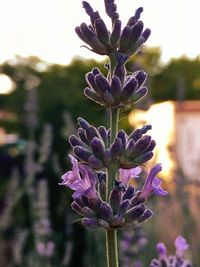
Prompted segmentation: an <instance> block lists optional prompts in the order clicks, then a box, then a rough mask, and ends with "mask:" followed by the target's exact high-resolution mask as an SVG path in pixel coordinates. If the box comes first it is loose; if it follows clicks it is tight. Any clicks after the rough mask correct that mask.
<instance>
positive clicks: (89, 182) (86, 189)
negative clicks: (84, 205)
mask: <svg viewBox="0 0 200 267" xmlns="http://www.w3.org/2000/svg"><path fill="white" fill-rule="evenodd" d="M69 157H70V159H71V163H72V171H68V172H66V173H65V174H64V175H63V176H62V177H61V179H62V180H63V181H62V182H61V183H59V184H60V185H66V186H68V187H69V188H71V189H72V190H74V191H75V192H74V194H73V195H72V197H73V198H79V197H81V196H82V195H85V196H86V197H88V198H95V197H96V188H95V184H96V176H95V174H94V172H92V171H91V170H90V169H89V168H88V167H87V166H86V165H84V164H80V163H78V161H77V160H76V159H75V158H74V157H73V156H72V155H69Z"/></svg>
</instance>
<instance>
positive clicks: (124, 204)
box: [117, 199, 130, 216]
mask: <svg viewBox="0 0 200 267" xmlns="http://www.w3.org/2000/svg"><path fill="white" fill-rule="evenodd" d="M129 204H130V201H129V200H128V199H126V200H124V201H122V203H121V204H120V206H119V209H118V211H117V214H120V215H122V216H124V214H125V213H126V211H127V209H128V207H129Z"/></svg>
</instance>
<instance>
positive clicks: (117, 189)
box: [60, 156, 167, 229]
mask: <svg viewBox="0 0 200 267" xmlns="http://www.w3.org/2000/svg"><path fill="white" fill-rule="evenodd" d="M70 158H71V162H72V171H68V172H67V173H65V174H64V175H63V176H62V182H61V183H60V184H61V185H66V186H68V187H70V188H71V189H72V190H74V191H75V192H74V194H73V195H72V196H73V198H74V202H73V203H72V209H73V210H74V211H76V212H77V213H78V214H79V215H81V217H82V224H83V225H85V226H88V227H92V228H95V227H103V228H105V229H122V228H126V229H127V228H132V227H135V226H137V225H138V224H140V223H141V222H143V221H145V220H147V219H148V218H150V217H151V216H152V214H153V213H152V211H151V210H150V209H148V208H147V207H146V205H145V202H146V200H147V198H148V197H149V196H150V195H151V194H152V193H153V192H155V193H157V194H159V195H166V194H167V192H166V191H164V190H163V189H162V188H161V180H160V179H158V178H156V175H157V174H158V173H159V172H160V171H161V166H160V164H157V165H156V166H154V167H153V168H152V169H151V171H150V173H149V176H148V177H147V179H146V181H145V184H144V186H143V188H142V190H141V191H139V190H135V188H134V187H133V186H132V185H129V182H130V179H132V178H134V177H136V178H137V177H138V175H139V174H140V172H141V169H140V168H139V167H137V168H132V169H129V170H126V169H120V170H119V175H118V180H116V182H115V185H114V187H113V189H112V191H111V192H110V195H109V201H108V202H105V201H103V198H104V195H105V192H104V189H103V188H104V187H103V186H102V185H103V184H105V179H106V174H105V173H103V172H99V173H96V172H95V171H92V170H91V169H90V168H89V167H88V166H87V165H85V164H83V163H79V162H78V161H77V160H76V159H75V158H74V157H73V156H70ZM98 189H99V190H98Z"/></svg>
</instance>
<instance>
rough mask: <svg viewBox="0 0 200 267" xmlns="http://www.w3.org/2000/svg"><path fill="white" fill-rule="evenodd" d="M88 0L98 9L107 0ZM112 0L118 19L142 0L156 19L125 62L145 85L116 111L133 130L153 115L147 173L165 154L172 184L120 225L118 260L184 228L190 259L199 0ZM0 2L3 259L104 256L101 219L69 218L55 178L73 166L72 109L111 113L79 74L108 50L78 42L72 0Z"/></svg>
mask: <svg viewBox="0 0 200 267" xmlns="http://www.w3.org/2000/svg"><path fill="white" fill-rule="evenodd" d="M150 2H151V3H150ZM90 3H91V4H92V5H93V6H94V9H95V7H96V9H97V8H98V10H100V12H101V14H102V13H103V1H99V2H98V6H97V1H94V0H93V1H92V0H91V1H90ZM116 3H117V4H118V10H119V13H120V14H121V18H122V21H123V22H124V23H126V21H127V18H128V17H130V16H131V15H132V14H133V13H134V10H135V9H136V8H138V7H139V6H143V7H144V14H143V16H142V19H143V21H144V23H145V25H146V26H147V27H149V28H151V29H152V35H151V37H150V39H149V41H148V42H147V46H146V47H145V48H144V49H143V50H142V51H141V53H140V54H139V55H137V56H134V57H132V58H131V60H130V62H129V63H128V64H127V68H128V70H129V71H134V70H138V69H143V70H145V71H146V72H147V73H148V74H149V78H148V81H147V86H148V88H149V95H148V96H147V97H145V99H144V100H143V101H142V103H141V102H139V103H138V104H136V105H135V106H134V107H132V108H131V109H130V110H126V111H123V112H121V114H120V128H124V129H126V130H127V132H129V133H130V132H131V131H132V130H133V129H135V128H137V127H140V126H141V125H143V124H146V123H150V124H152V126H153V129H152V131H151V135H152V136H153V138H154V139H155V140H156V142H157V149H156V151H155V156H154V158H153V160H151V161H150V162H149V163H148V164H147V166H145V168H144V171H143V176H144V177H145V175H146V172H148V170H149V168H150V167H151V166H152V165H153V164H154V163H155V162H161V163H162V165H163V171H162V173H161V178H162V179H163V182H164V187H165V188H166V189H167V190H168V191H169V192H170V193H169V195H168V196H167V197H162V198H161V197H159V198H158V197H154V196H152V198H151V200H150V203H149V206H150V207H151V208H152V209H153V210H154V212H155V216H154V217H153V218H152V219H151V220H149V221H148V222H147V223H146V224H144V227H143V228H142V229H135V230H134V231H131V232H128V233H124V234H122V233H119V237H120V242H119V246H120V257H121V266H126V264H127V262H128V261H129V262H130V263H129V266H134V262H135V261H137V260H138V259H140V260H142V262H143V266H144V267H145V266H148V264H149V262H150V260H151V259H152V258H153V257H155V256H156V251H155V245H156V243H157V242H161V241H162V242H165V243H166V245H167V246H168V248H169V253H173V252H174V240H175V238H176V237H177V236H178V235H183V236H184V237H185V238H186V239H187V240H188V242H189V244H190V249H189V251H188V255H187V256H188V258H190V259H191V260H192V261H193V265H194V267H198V266H199V262H200V255H199V253H198V252H199V251H200V243H199V236H200V216H199V214H200V177H199V173H200V141H199V132H200V52H199V48H200V39H199V37H198V35H197V34H196V26H195V25H199V24H198V23H200V18H198V13H197V10H198V8H197V4H198V2H197V1H195V0H191V1H190V3H189V4H188V2H187V1H182V0H181V1H180V0H176V1H167V3H161V1H160V2H159V1H158V0H152V1H149V2H148V1H145V0H143V1H139V0H135V1H131V0H126V4H124V1H122V0H118V1H116ZM0 6H1V9H0V38H1V42H0V216H1V220H0V267H1V266H2V267H3V266H8V267H40V266H41V267H42V266H45V267H55V266H59V267H65V266H66V267H67V266H73V267H85V266H89V267H93V266H95V267H100V266H101V267H102V266H104V263H105V257H104V232H103V230H93V231H91V230H86V229H85V228H83V227H82V226H81V225H80V223H79V222H76V216H75V215H74V214H73V212H72V211H71V209H70V203H71V192H70V190H68V189H66V188H63V187H61V186H59V185H58V182H59V181H60V180H59V179H60V176H61V175H62V174H63V173H64V172H66V171H67V170H69V168H70V166H69V162H68V158H67V155H68V154H69V153H70V146H69V144H68V141H67V138H68V137H69V135H70V134H72V133H75V132H76V127H77V123H76V118H77V117H79V116H81V117H84V118H85V119H87V120H88V121H89V122H90V123H91V124H94V125H95V126H98V125H100V124H104V125H107V124H108V117H107V114H106V112H105V111H104V110H103V109H102V108H101V107H99V106H97V105H95V104H93V103H92V102H90V101H89V100H87V99H86V98H85V97H84V96H83V89H84V88H85V86H86V82H85V79H84V76H85V74H86V73H87V72H89V71H90V70H91V69H92V68H93V67H94V66H97V67H98V68H99V69H100V70H101V71H102V72H103V73H104V74H106V69H105V68H104V64H105V63H107V59H106V58H100V57H97V56H96V55H93V54H92V53H91V52H88V51H87V50H86V49H84V48H80V46H81V45H82V43H81V41H80V40H79V39H78V37H77V36H76V35H75V33H74V28H75V26H77V25H79V24H80V23H81V22H83V21H86V22H87V23H88V22H89V20H88V17H87V16H86V15H85V14H84V10H82V8H81V1H79V0H74V1H72V2H71V1H70V3H69V1H67V0H59V1H55V0H52V1H47V0H43V1H39V0H35V1H32V0H29V1H27V0H26V1H25V0H19V1H12V0H8V1H2V0H0ZM144 177H143V178H144ZM143 178H142V179H143ZM141 183H142V180H141ZM139 186H140V184H138V187H139ZM75 222H76V223H75ZM96 244H98V246H97V245H96ZM125 244H126V245H125ZM147 252H148V253H147ZM97 259H98V261H97Z"/></svg>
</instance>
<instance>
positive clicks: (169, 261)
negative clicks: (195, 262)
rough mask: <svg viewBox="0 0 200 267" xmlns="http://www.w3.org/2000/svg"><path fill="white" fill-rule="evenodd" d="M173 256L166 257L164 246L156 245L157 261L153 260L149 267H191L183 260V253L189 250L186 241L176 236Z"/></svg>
mask: <svg viewBox="0 0 200 267" xmlns="http://www.w3.org/2000/svg"><path fill="white" fill-rule="evenodd" d="M175 247H176V253H175V255H170V256H168V255H167V248H166V247H165V244H163V243H158V244H157V251H158V259H153V260H152V261H151V264H150V265H149V267H174V266H175V267H192V263H191V262H190V261H188V260H186V259H185V258H184V252H185V251H186V250H187V249H188V248H189V245H188V243H187V241H186V240H185V239H184V238H183V237H182V236H178V237H177V238H176V240H175Z"/></svg>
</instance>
